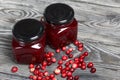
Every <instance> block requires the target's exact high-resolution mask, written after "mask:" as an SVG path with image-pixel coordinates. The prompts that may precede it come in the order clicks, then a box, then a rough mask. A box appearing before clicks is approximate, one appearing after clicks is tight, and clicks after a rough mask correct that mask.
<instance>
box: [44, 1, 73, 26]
mask: <svg viewBox="0 0 120 80" xmlns="http://www.w3.org/2000/svg"><path fill="white" fill-rule="evenodd" d="M44 17H45V20H46V21H47V22H48V23H51V24H57V25H59V24H60V25H61V24H66V23H69V22H70V21H71V20H73V18H74V10H73V8H72V7H70V6H68V5H67V4H63V3H55V4H51V5H49V6H48V7H47V8H46V9H45V11H44Z"/></svg>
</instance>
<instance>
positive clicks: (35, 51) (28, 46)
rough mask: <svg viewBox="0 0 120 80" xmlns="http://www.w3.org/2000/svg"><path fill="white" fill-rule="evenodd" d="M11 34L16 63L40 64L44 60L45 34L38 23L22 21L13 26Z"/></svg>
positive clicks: (33, 20)
mask: <svg viewBox="0 0 120 80" xmlns="http://www.w3.org/2000/svg"><path fill="white" fill-rule="evenodd" d="M12 33H13V40H12V49H13V53H14V56H15V59H16V61H17V62H18V63H23V64H29V63H41V62H42V61H43V60H44V54H45V52H44V47H45V39H46V34H45V30H44V26H43V24H42V23H41V22H40V21H37V20H35V19H23V20H21V21H19V22H17V23H16V24H15V25H14V27H13V30H12Z"/></svg>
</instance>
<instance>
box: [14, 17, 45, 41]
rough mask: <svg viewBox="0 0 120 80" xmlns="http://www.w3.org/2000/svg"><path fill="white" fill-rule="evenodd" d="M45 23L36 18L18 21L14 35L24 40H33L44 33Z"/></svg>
mask: <svg viewBox="0 0 120 80" xmlns="http://www.w3.org/2000/svg"><path fill="white" fill-rule="evenodd" d="M43 32H44V26H43V24H42V23H41V22H40V21H38V20H35V19H23V20H21V21H18V22H17V23H16V24H15V25H14V27H13V30H12V33H13V36H14V37H15V38H16V39H17V40H19V41H22V42H31V41H34V40H36V39H38V38H39V37H41V36H42V35H43Z"/></svg>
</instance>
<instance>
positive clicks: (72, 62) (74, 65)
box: [11, 40, 96, 80]
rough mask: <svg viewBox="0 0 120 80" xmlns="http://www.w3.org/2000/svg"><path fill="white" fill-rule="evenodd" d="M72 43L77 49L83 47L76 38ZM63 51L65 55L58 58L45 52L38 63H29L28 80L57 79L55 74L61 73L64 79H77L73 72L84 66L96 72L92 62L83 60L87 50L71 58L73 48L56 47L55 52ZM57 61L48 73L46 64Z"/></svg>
mask: <svg viewBox="0 0 120 80" xmlns="http://www.w3.org/2000/svg"><path fill="white" fill-rule="evenodd" d="M74 45H75V46H77V49H78V50H79V51H80V52H82V51H83V49H84V46H83V43H81V42H79V41H78V40H76V41H75V42H74ZM61 50H62V51H64V52H65V55H63V56H62V57H61V59H60V60H58V61H57V60H56V58H55V57H54V52H47V53H46V54H45V60H44V61H43V62H42V63H41V64H38V65H34V64H30V65H29V70H30V72H31V73H32V75H30V76H29V79H30V80H57V79H56V78H55V76H56V75H61V77H62V78H66V80H79V76H78V75H75V76H73V72H75V70H77V69H81V70H86V68H89V69H90V72H91V73H95V72H96V68H95V67H94V64H93V63H92V62H87V63H86V62H85V61H84V59H85V57H87V56H88V52H87V51H85V52H83V53H82V54H80V55H79V56H78V57H75V58H73V54H72V51H73V48H69V49H67V48H66V47H62V49H57V50H56V53H60V51H61ZM56 62H57V64H58V65H57V66H56V69H55V70H54V71H53V73H49V72H48V71H47V70H46V67H47V66H50V65H52V64H53V63H56ZM17 70H18V69H17V67H15V66H14V67H13V68H12V69H11V71H12V72H17Z"/></svg>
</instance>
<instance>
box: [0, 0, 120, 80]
mask: <svg viewBox="0 0 120 80" xmlns="http://www.w3.org/2000/svg"><path fill="white" fill-rule="evenodd" d="M55 2H61V3H67V4H69V5H70V6H72V7H73V8H74V10H75V17H76V19H77V20H78V22H79V28H78V29H79V30H78V39H79V40H81V41H82V42H83V43H84V44H85V49H87V50H88V51H89V52H90V56H89V57H88V58H87V59H86V60H87V61H93V62H94V63H95V66H96V67H97V73H96V74H90V73H89V70H87V71H80V70H78V71H76V72H75V73H74V74H78V75H80V76H81V80H119V79H120V75H119V74H120V1H119V0H46V1H45V0H12V1H11V0H5V1H4V0H0V80H28V78H27V77H28V76H29V75H30V73H29V70H28V65H20V64H17V63H15V61H14V58H13V55H12V51H11V39H12V34H11V30H12V27H13V25H14V24H15V23H16V22H17V21H18V20H20V19H23V18H28V17H30V18H35V19H38V20H39V19H40V17H41V16H42V13H43V11H44V8H45V7H46V6H48V5H49V4H51V3H55ZM70 46H73V45H69V47H70ZM73 47H74V46H73ZM47 49H50V48H47ZM50 50H51V49H50ZM62 54H63V53H61V55H62ZM74 54H75V56H77V55H78V54H79V53H78V52H77V51H74ZM58 56H59V55H56V57H58ZM13 65H16V66H18V67H19V71H18V72H17V73H15V74H13V73H11V72H10V69H11V67H12V66H13ZM55 67H56V64H53V66H52V67H49V68H48V70H49V71H50V72H51V71H52V70H53V69H54V68H55ZM57 78H58V80H63V79H62V78H60V76H57Z"/></svg>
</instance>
